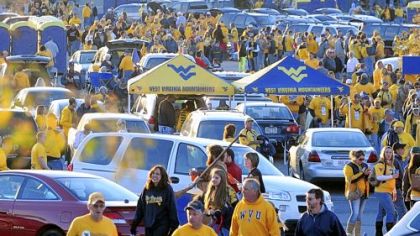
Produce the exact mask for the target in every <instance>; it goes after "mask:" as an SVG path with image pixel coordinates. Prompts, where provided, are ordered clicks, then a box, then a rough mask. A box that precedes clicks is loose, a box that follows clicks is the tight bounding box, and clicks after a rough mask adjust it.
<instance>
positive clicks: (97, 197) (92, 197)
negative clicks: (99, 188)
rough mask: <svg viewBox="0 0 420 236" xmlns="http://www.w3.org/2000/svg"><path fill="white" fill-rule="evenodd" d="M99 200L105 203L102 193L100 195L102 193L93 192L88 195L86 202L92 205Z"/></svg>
mask: <svg viewBox="0 0 420 236" xmlns="http://www.w3.org/2000/svg"><path fill="white" fill-rule="evenodd" d="M99 201H101V202H103V203H105V198H104V195H102V193H100V192H93V193H91V194H90V195H89V199H88V204H89V205H93V204H95V203H97V202H99Z"/></svg>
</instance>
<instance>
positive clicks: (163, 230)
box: [145, 224, 169, 236]
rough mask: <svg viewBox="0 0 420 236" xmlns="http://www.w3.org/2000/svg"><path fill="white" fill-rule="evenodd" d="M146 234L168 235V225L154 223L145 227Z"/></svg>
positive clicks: (153, 235) (151, 235)
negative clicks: (154, 224) (153, 225)
mask: <svg viewBox="0 0 420 236" xmlns="http://www.w3.org/2000/svg"><path fill="white" fill-rule="evenodd" d="M145 235H146V236H166V235H169V226H168V225H166V224H162V225H156V226H155V227H152V228H146V232H145Z"/></svg>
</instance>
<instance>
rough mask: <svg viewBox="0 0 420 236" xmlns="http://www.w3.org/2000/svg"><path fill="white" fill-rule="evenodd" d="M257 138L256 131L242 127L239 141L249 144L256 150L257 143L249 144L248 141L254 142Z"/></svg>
mask: <svg viewBox="0 0 420 236" xmlns="http://www.w3.org/2000/svg"><path fill="white" fill-rule="evenodd" d="M256 140H257V133H256V132H255V130H251V131H249V130H247V129H242V130H241V133H240V134H239V143H240V144H242V145H245V146H249V147H251V148H252V149H254V150H256V149H257V145H256V144H251V145H250V144H249V143H250V142H255V141H256Z"/></svg>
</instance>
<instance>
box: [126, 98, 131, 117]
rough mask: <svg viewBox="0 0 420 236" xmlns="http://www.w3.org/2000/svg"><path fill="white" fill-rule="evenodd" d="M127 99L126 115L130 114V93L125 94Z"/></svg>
mask: <svg viewBox="0 0 420 236" xmlns="http://www.w3.org/2000/svg"><path fill="white" fill-rule="evenodd" d="M127 96H128V98H127V113H128V114H130V113H131V96H130V93H128V94H127Z"/></svg>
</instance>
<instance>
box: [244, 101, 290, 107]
mask: <svg viewBox="0 0 420 236" xmlns="http://www.w3.org/2000/svg"><path fill="white" fill-rule="evenodd" d="M242 104H243V103H241V104H239V105H238V106H241V105H242ZM244 105H246V106H277V107H287V106H286V105H284V104H283V103H277V102H246V104H244Z"/></svg>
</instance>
